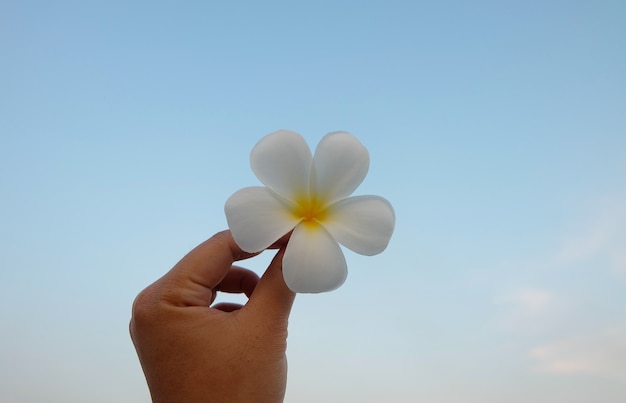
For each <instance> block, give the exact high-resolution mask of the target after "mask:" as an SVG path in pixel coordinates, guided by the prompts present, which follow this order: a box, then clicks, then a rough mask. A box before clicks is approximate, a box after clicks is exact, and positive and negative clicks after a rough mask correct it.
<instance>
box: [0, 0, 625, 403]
mask: <svg viewBox="0 0 626 403" xmlns="http://www.w3.org/2000/svg"><path fill="white" fill-rule="evenodd" d="M624 21H626V2H623V1H620V0H614V1H608V0H594V1H576V0H568V1H565V0H563V1H556V0H541V1H539V0H537V1H534V0H529V1H481V0H479V1H472V2H469V1H450V0H442V1H436V2H435V1H432V2H424V1H408V0H407V1H396V0H386V1H369V2H363V1H359V2H357V1H315V2H313V1H302V2H293V1H262V2H261V1H236V0H235V1H230V2H214V1H195V2H194V1H188V2H166V1H135V2H127V1H117V0H108V1H65V0H60V1H54V2H44V1H29V0H21V1H2V2H0V139H1V141H0V186H1V189H2V194H1V195H2V196H1V198H0V245H1V246H0V270H1V271H0V273H1V277H0V319H1V320H0V333H1V334H2V338H1V340H2V343H0V379H2V382H1V383H0V401H3V402H20V403H21V402H64V403H73V402H76V403H78V402H93V403H100V402H102V403H104V402H148V401H149V394H148V390H147V388H146V385H145V381H144V378H143V374H142V372H141V368H140V366H139V363H138V360H137V358H136V355H135V352H134V349H133V346H132V344H131V341H130V337H129V336H128V330H127V329H128V321H129V319H130V309H131V304H132V301H133V299H134V298H135V296H136V295H137V293H138V292H139V291H141V289H143V288H144V287H145V286H147V285H148V284H150V283H151V282H152V281H154V280H155V279H157V278H158V277H160V276H161V275H162V274H163V273H165V272H166V271H167V270H169V269H170V268H171V266H172V265H174V264H175V263H176V262H177V261H178V260H179V259H180V258H181V257H182V256H183V255H184V254H185V253H187V252H188V251H189V250H190V249H192V248H193V247H194V246H195V245H197V244H198V243H200V242H202V241H203V240H205V239H206V238H208V237H210V236H211V235H212V234H213V233H215V232H218V231H220V230H222V229H224V228H226V220H225V216H224V212H223V205H224V202H225V201H226V199H227V198H228V197H229V196H230V195H231V194H232V193H233V192H235V191H236V190H238V189H240V188H242V187H246V186H251V185H257V184H259V182H258V180H257V179H256V178H255V177H254V175H253V174H252V172H251V170H250V167H249V163H248V157H249V152H250V150H251V149H252V147H253V146H254V144H255V143H256V142H257V141H258V140H259V139H260V138H261V137H262V136H263V135H265V134H267V133H270V132H272V131H275V130H277V129H281V128H284V129H290V130H294V131H297V132H299V133H301V134H302V135H303V136H304V137H305V138H306V139H307V141H308V142H309V145H310V146H311V147H312V148H314V147H315V146H316V144H317V142H318V141H319V139H320V138H321V137H322V136H323V135H324V134H326V133H327V132H330V131H335V130H346V131H349V132H351V133H353V134H354V135H356V136H357V137H358V138H359V139H360V140H361V141H362V142H363V144H364V145H365V146H366V147H368V149H369V151H370V155H371V166H370V174H369V175H368V177H367V178H366V180H365V182H364V183H363V185H362V186H361V187H360V188H359V189H357V191H356V192H355V193H356V194H378V195H381V196H384V197H385V198H387V199H388V200H390V201H391V203H392V204H393V205H394V207H395V210H396V215H397V226H396V231H395V233H394V236H393V238H392V240H391V243H390V245H389V247H388V249H387V250H386V251H385V252H384V253H382V254H380V255H377V256H375V257H362V256H359V255H356V254H354V253H352V252H350V251H347V252H346V256H347V260H348V265H349V270H350V273H349V276H348V280H347V282H346V283H345V284H344V285H343V286H342V287H341V288H340V289H338V290H336V291H334V292H331V293H326V294H320V295H299V296H298V297H297V299H296V302H295V305H294V308H293V311H292V316H291V321H290V332H289V347H288V357H289V365H290V372H289V380H288V389H287V397H286V400H285V401H286V402H288V403H309V402H311V403H312V402H321V401H324V402H359V403H374V402H383V401H384V402H394V403H405V402H406V403H408V402H411V403H413V402H420V403H422V402H423V403H501V402H509V403H522V402H523V403H527V402H531V401H532V402H535V403H554V402H556V403H560V402H568V403H589V402H603V403H623V402H624V401H626V24H624ZM270 258H271V255H267V256H266V254H263V255H261V256H259V257H257V258H254V259H252V260H250V261H248V262H247V263H246V265H247V267H249V268H251V269H253V270H255V271H256V272H258V273H262V271H263V270H264V268H265V267H266V264H267V262H268V261H269V259H270Z"/></svg>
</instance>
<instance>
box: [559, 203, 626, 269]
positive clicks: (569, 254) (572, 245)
mask: <svg viewBox="0 0 626 403" xmlns="http://www.w3.org/2000/svg"><path fill="white" fill-rule="evenodd" d="M596 258H601V259H604V262H605V263H604V264H605V266H606V265H608V269H609V270H610V272H612V273H614V274H616V275H618V276H620V277H622V278H624V279H626V197H616V198H615V199H614V200H612V201H610V202H606V203H604V204H603V205H602V206H600V207H598V212H597V213H596V214H595V215H593V216H592V218H591V219H590V220H588V221H587V222H586V223H585V224H584V225H579V226H577V227H576V228H575V229H574V230H573V231H572V232H571V233H570V234H567V235H566V236H565V237H564V239H563V243H562V246H561V247H560V248H559V250H557V251H556V252H555V254H554V258H553V259H552V263H551V264H552V265H557V266H558V267H568V266H575V265H579V264H585V263H589V264H591V262H592V261H593V259H596ZM594 267H597V266H596V265H594Z"/></svg>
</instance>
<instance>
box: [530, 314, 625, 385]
mask: <svg viewBox="0 0 626 403" xmlns="http://www.w3.org/2000/svg"><path fill="white" fill-rule="evenodd" d="M529 355H530V357H531V358H532V359H533V360H535V361H536V365H535V367H534V368H533V369H534V370H535V371H536V372H539V373H549V374H559V375H568V374H585V375H595V376H603V377H608V378H613V379H620V380H621V379H623V380H626V326H617V327H612V328H609V329H606V330H603V331H599V332H596V333H590V334H585V335H579V336H573V337H569V338H565V339H563V340H560V341H557V342H553V343H549V344H544V345H540V346H537V347H534V348H531V349H530V351H529Z"/></svg>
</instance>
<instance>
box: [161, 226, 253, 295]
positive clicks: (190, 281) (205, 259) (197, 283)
mask: <svg viewBox="0 0 626 403" xmlns="http://www.w3.org/2000/svg"><path fill="white" fill-rule="evenodd" d="M255 255H256V253H248V252H244V251H243V250H241V248H239V246H238V245H237V244H236V243H235V240H234V239H233V237H232V235H231V233H230V231H228V230H226V231H222V232H218V233H217V234H215V235H213V236H212V237H211V238H209V239H208V240H206V241H204V242H203V243H201V244H200V245H198V246H196V247H195V248H194V249H193V250H192V251H191V252H189V253H188V254H187V255H186V256H185V257H183V258H182V259H181V260H180V261H179V262H178V263H177V264H176V265H175V266H174V267H173V268H172V269H171V270H170V271H169V272H168V273H167V274H166V275H165V276H164V277H163V280H164V281H166V282H167V283H169V286H170V287H168V288H170V290H169V291H170V292H169V293H168V294H170V295H171V297H173V298H174V299H175V300H176V301H172V302H175V303H179V304H183V305H199V306H208V305H209V304H210V303H211V300H212V295H213V289H214V288H215V287H216V286H217V285H218V284H219V283H220V282H222V280H223V279H224V277H226V274H227V273H228V271H229V270H230V268H231V266H232V264H233V262H235V261H237V260H243V259H247V258H249V257H252V256H255Z"/></svg>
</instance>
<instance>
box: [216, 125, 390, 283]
mask: <svg viewBox="0 0 626 403" xmlns="http://www.w3.org/2000/svg"><path fill="white" fill-rule="evenodd" d="M250 163H251V166H252V171H253V172H254V173H255V175H256V176H257V178H259V180H260V181H261V182H262V183H263V184H264V185H265V186H266V187H261V186H255V187H248V188H244V189H241V190H239V191H237V192H235V194H233V195H232V196H231V197H230V198H229V199H228V200H227V201H226V206H225V211H226V219H227V221H228V226H229V227H230V230H231V232H232V234H233V238H234V239H235V242H237V244H238V245H239V246H240V247H241V249H243V250H245V251H247V252H260V251H262V250H264V249H266V248H267V247H269V246H270V245H272V244H273V243H275V242H276V241H277V240H278V239H280V238H281V237H282V236H284V235H286V234H288V233H289V232H290V231H292V230H293V233H292V234H291V236H290V238H289V241H288V244H287V248H286V250H285V255H284V257H283V276H284V278H285V282H286V284H287V286H288V287H289V288H290V289H291V290H293V291H295V292H301V293H318V292H325V291H331V290H334V289H336V288H338V287H339V286H341V285H342V284H343V282H344V281H345V279H346V276H347V274H348V271H347V266H346V260H345V257H344V255H343V252H342V250H341V247H340V246H339V244H342V245H344V246H345V247H347V248H349V249H351V250H353V251H354V252H357V253H360V254H362V255H375V254H377V253H380V252H382V251H383V250H384V249H385V248H386V247H387V244H388V243H389V239H390V238H391V234H392V233H393V228H394V225H395V214H394V211H393V207H391V204H390V203H389V202H388V201H387V200H385V199H383V198H382V197H378V196H355V197H348V196H350V194H352V192H353V191H354V190H355V189H356V188H357V187H358V186H359V185H360V184H361V182H362V181H363V179H365V176H366V175H367V170H368V168H369V154H368V152H367V149H366V148H365V147H364V146H363V145H362V144H361V143H360V142H359V141H358V140H357V139H356V138H355V137H354V136H352V135H351V134H349V133H346V132H333V133H329V134H327V135H326V136H325V137H324V138H322V140H321V141H320V143H319V145H318V146H317V149H316V150H315V156H313V155H311V150H310V149H309V147H308V145H307V143H306V141H305V140H304V138H302V136H300V135H299V134H298V133H295V132H292V131H288V130H279V131H277V132H274V133H271V134H268V135H267V136H265V137H264V138H262V139H261V140H260V141H259V142H258V143H257V144H256V145H255V146H254V148H253V149H252V152H251V153H250Z"/></svg>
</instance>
